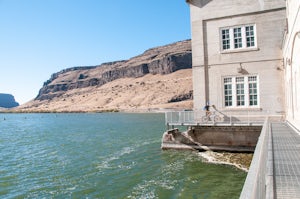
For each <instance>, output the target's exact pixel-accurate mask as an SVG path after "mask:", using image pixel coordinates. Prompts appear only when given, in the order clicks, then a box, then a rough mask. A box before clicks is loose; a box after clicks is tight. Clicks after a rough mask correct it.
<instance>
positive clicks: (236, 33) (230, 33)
mask: <svg viewBox="0 0 300 199" xmlns="http://www.w3.org/2000/svg"><path fill="white" fill-rule="evenodd" d="M255 32H256V28H255V25H246V26H238V27H230V28H222V29H221V34H222V38H221V39H222V51H228V50H238V49H247V48H255V47H256V33H255Z"/></svg>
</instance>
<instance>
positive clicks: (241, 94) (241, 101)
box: [236, 77, 245, 106]
mask: <svg viewBox="0 0 300 199" xmlns="http://www.w3.org/2000/svg"><path fill="white" fill-rule="evenodd" d="M236 82H237V84H236V105H237V106H244V105H245V89H244V87H245V85H244V77H237V78H236Z"/></svg>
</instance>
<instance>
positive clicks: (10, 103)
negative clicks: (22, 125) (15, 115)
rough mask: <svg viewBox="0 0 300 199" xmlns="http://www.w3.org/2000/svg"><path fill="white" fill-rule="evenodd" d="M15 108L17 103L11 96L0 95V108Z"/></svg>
mask: <svg viewBox="0 0 300 199" xmlns="http://www.w3.org/2000/svg"><path fill="white" fill-rule="evenodd" d="M16 106H19V103H18V102H16V101H15V98H14V96H13V95H11V94H3V93H0V107H2V108H13V107H16Z"/></svg>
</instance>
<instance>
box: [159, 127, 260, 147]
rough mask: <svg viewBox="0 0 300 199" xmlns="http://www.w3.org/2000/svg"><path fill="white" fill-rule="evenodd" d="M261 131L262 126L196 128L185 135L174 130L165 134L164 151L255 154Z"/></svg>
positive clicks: (163, 140)
mask: <svg viewBox="0 0 300 199" xmlns="http://www.w3.org/2000/svg"><path fill="white" fill-rule="evenodd" d="M261 129H262V127H261V126H248V127H246V126H234V127H233V126H228V127H219V126H196V127H192V128H191V129H189V130H188V131H186V132H183V133H181V132H179V131H178V129H173V130H169V131H167V132H165V133H164V135H163V139H162V149H196V150H201V151H203V150H213V151H234V152H253V151H254V149H255V146H256V143H257V140H258V137H259V135H260V132H261Z"/></svg>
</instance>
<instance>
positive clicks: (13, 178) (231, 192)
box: [0, 113, 246, 199]
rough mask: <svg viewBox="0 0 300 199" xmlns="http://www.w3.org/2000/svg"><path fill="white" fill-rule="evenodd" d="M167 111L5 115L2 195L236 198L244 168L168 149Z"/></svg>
mask: <svg viewBox="0 0 300 199" xmlns="http://www.w3.org/2000/svg"><path fill="white" fill-rule="evenodd" d="M164 130H165V126H164V115H163V114H126V113H103V114H0V198H199V199H200V198H207V199H208V198H218V199H220V198H226V199H228V198H238V197H239V194H240V191H241V189H242V186H243V182H244V180H245V177H246V173H244V172H243V171H240V170H238V169H236V168H234V167H231V166H225V165H214V164H208V163H205V162H203V161H202V160H201V158H200V156H199V155H198V154H197V153H196V152H183V151H180V152H178V151H162V150H161V149H160V144H161V137H162V133H163V132H164Z"/></svg>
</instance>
